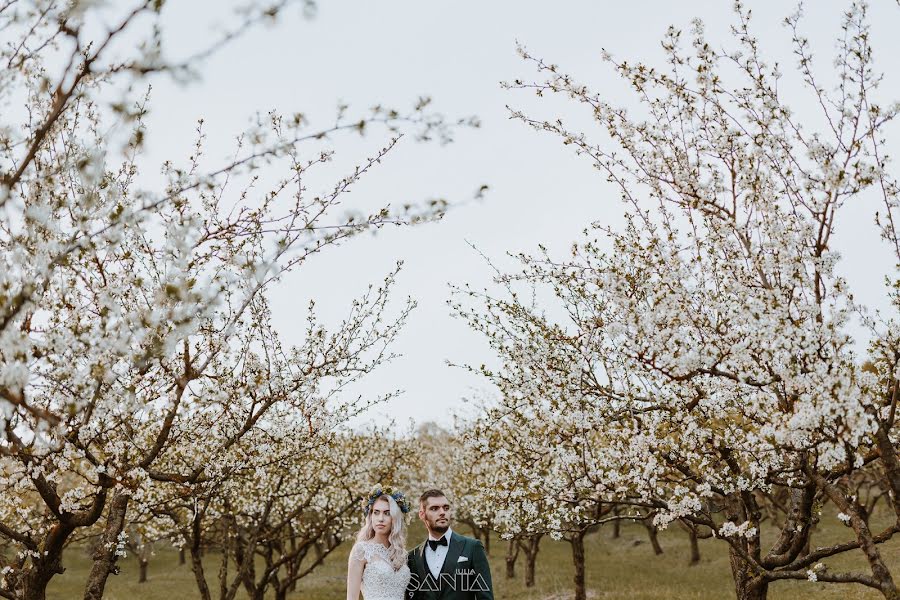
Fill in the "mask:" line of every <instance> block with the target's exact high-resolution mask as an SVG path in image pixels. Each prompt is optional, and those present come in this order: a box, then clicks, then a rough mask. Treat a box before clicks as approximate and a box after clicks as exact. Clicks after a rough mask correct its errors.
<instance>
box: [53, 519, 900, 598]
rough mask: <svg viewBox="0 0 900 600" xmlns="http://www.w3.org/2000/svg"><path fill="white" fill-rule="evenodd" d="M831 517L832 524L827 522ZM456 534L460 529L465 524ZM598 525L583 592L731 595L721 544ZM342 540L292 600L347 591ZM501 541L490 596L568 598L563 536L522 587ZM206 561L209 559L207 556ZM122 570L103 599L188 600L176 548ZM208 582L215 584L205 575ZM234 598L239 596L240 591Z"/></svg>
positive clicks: (56, 587)
mask: <svg viewBox="0 0 900 600" xmlns="http://www.w3.org/2000/svg"><path fill="white" fill-rule="evenodd" d="M832 520H833V522H831V521H832ZM828 521H829V522H828V523H823V525H824V527H823V538H824V539H823V540H822V541H821V542H820V543H827V542H831V541H838V540H843V539H849V538H850V537H851V536H849V535H848V533H849V531H848V530H846V529H845V528H844V527H843V526H842V525H841V524H840V523H839V522H838V521H837V520H836V519H828ZM461 533H464V534H466V533H467V532H466V531H465V530H462V531H461ZM610 533H611V530H609V529H605V530H601V531H600V532H598V533H596V534H593V535H590V536H589V537H588V538H587V540H586V541H585V548H586V555H587V587H588V590H589V593H588V596H589V598H590V599H592V600H600V599H612V598H616V599H619V598H627V599H633V600H650V599H653V600H663V599H665V600H670V599H678V600H681V599H683V600H688V599H690V600H712V599H716V600H718V599H726V600H727V599H730V598H734V592H733V589H732V585H731V574H730V571H729V566H728V558H727V555H726V554H725V553H724V552H723V551H722V542H720V541H716V540H702V541H701V554H702V561H701V563H700V564H699V565H696V566H693V567H689V566H688V556H689V546H688V539H687V535H686V534H685V533H684V532H683V531H682V530H681V529H680V528H678V527H674V528H672V529H671V530H670V531H665V532H662V533H661V535H660V541H661V544H662V546H663V549H664V551H665V552H664V554H662V555H661V556H654V555H653V550H652V548H651V547H650V544H649V543H648V541H647V537H646V533H645V532H644V529H643V528H642V527H637V526H633V525H629V526H625V527H623V528H622V535H621V537H620V538H619V539H617V540H613V539H611V538H610ZM422 535H423V534H422V530H421V528H419V527H418V526H416V527H414V528H413V529H412V530H411V532H410V536H409V539H410V542H411V543H410V544H409V546H410V547H412V546H414V545H415V544H414V543H412V542H413V541H415V542H416V543H418V542H417V540H419V539H420V538H422ZM349 549H350V545H349V543H348V544H344V546H343V547H341V548H339V549H338V550H337V551H336V552H335V554H333V555H332V556H331V557H329V559H328V560H327V561H326V562H325V564H324V565H322V567H320V568H319V569H318V570H317V571H315V572H314V573H313V574H312V575H310V576H309V577H307V578H306V579H304V580H302V581H301V583H300V586H299V587H298V591H297V592H296V593H295V594H293V595H292V596H291V597H290V598H291V599H292V600H300V599H301V598H302V599H303V600H339V599H342V598H344V597H345V596H346V587H345V582H344V578H345V576H346V572H345V568H346V561H347V553H348V552H349ZM505 550H506V548H505V543H504V542H503V541H502V540H500V539H493V540H492V549H491V551H492V556H491V568H492V572H493V576H494V588H495V597H496V599H497V600H549V599H552V600H564V599H566V598H570V597H571V596H572V592H571V589H572V574H573V568H572V561H571V557H570V547H569V545H568V544H566V543H565V542H553V541H551V540H549V539H547V540H545V542H544V543H543V544H542V547H541V552H540V554H539V557H538V566H537V585H536V586H535V587H534V588H531V589H528V588H525V586H524V584H523V582H522V580H521V579H522V578H521V576H522V573H523V562H522V559H523V558H524V557H520V561H519V564H518V565H517V566H518V570H517V577H516V579H512V580H510V579H506V577H505V563H504V554H505ZM884 551H885V557H886V560H887V561H888V564H889V566H890V567H892V569H893V571H894V573H895V574H898V576H900V540H894V541H892V542H890V543H888V544H887V545H886V546H885V547H884ZM209 560H210V563H212V562H214V561H215V560H216V557H215V556H210V557H209ZM65 562H66V567H67V570H66V573H65V574H63V575H61V576H58V577H56V578H54V580H53V582H52V584H51V586H50V589H49V594H48V600H70V599H76V600H77V599H80V598H81V596H82V586H83V583H84V580H85V576H86V574H87V570H88V567H89V564H88V557H87V555H86V553H85V552H83V551H82V550H81V549H78V548H73V549H71V550H70V551H69V552H68V554H67V555H66V560H65ZM826 562H827V563H828V565H829V567H830V568H832V569H837V568H846V567H847V566H849V565H858V566H860V567H864V565H862V564H861V563H860V562H859V560H858V559H857V560H854V561H850V560H849V559H843V560H841V561H840V562H838V561H826ZM121 567H122V568H121V573H120V574H119V575H118V576H115V577H111V578H110V582H109V584H108V586H107V592H106V595H105V598H107V599H108V600H134V599H141V600H181V599H186V600H192V599H194V598H197V597H198V594H197V591H196V585H195V583H194V579H193V575H192V574H191V572H190V568H189V567H188V565H178V554H177V552H176V551H175V550H173V549H170V548H161V549H159V550H158V551H157V553H156V556H154V557H153V559H152V560H151V562H150V569H149V579H150V580H149V581H148V582H147V583H142V584H139V583H137V579H138V567H137V561H136V560H135V559H134V558H133V557H132V556H128V558H126V559H125V560H123V561H122V562H121ZM216 571H217V567H216V566H214V565H213V564H210V566H209V569H208V574H209V575H210V576H211V577H215V574H216ZM210 583H211V587H212V585H215V582H213V581H210ZM238 598H246V596H244V595H239V596H238ZM805 598H816V599H817V600H819V599H822V600H827V599H840V600H856V599H870V598H871V599H877V598H881V595H880V594H878V593H877V592H875V591H873V590H870V589H868V588H864V587H862V586H859V585H835V584H821V583H816V584H813V583H808V582H778V583H775V584H773V585H772V586H771V588H770V592H769V599H770V600H795V599H796V600H799V599H805Z"/></svg>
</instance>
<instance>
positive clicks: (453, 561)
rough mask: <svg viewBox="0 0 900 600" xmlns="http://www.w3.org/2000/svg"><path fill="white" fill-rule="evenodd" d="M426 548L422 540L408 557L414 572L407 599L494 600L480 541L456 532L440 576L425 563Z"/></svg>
mask: <svg viewBox="0 0 900 600" xmlns="http://www.w3.org/2000/svg"><path fill="white" fill-rule="evenodd" d="M425 547H426V543H425V542H423V543H422V544H421V545H420V546H417V547H416V548H415V549H414V550H413V551H411V552H410V553H409V556H408V558H407V562H408V564H409V571H410V573H412V577H411V578H410V581H409V587H408V588H407V590H406V597H407V599H408V600H494V585H493V583H492V582H491V566H490V564H488V559H487V555H486V554H485V552H484V546H483V545H482V544H481V542H479V541H478V540H476V539H473V538H469V537H466V536H464V535H459V534H458V533H456V532H455V531H454V532H453V535H451V536H450V541H449V544H448V545H447V556H446V558H445V559H444V565H443V567H442V568H441V573H440V576H439V577H438V578H437V579H435V578H434V577H433V576H432V575H431V571H429V570H428V565H427V564H426V563H425Z"/></svg>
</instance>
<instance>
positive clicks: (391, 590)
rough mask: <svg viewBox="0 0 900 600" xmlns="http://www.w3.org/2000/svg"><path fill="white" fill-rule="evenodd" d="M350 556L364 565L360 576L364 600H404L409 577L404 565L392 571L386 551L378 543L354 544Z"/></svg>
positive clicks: (407, 567)
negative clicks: (363, 562)
mask: <svg viewBox="0 0 900 600" xmlns="http://www.w3.org/2000/svg"><path fill="white" fill-rule="evenodd" d="M350 556H351V557H352V558H353V559H355V560H362V561H365V563H366V566H365V570H364V571H363V576H362V593H363V598H365V600H404V598H405V596H406V586H407V585H408V584H409V579H410V577H411V575H410V573H409V566H407V564H406V563H403V566H402V567H400V568H399V569H394V566H393V565H392V564H391V563H390V558H389V557H388V549H387V548H385V547H384V546H382V545H381V544H379V543H378V542H356V544H355V545H354V546H353V549H352V550H351V551H350Z"/></svg>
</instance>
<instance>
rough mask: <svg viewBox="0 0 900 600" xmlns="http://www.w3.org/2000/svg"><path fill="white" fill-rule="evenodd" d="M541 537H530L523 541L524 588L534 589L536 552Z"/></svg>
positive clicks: (539, 547)
mask: <svg viewBox="0 0 900 600" xmlns="http://www.w3.org/2000/svg"><path fill="white" fill-rule="evenodd" d="M541 537H542V536H540V535H535V536H532V537H530V538H528V539H527V540H526V541H525V544H524V546H523V547H524V550H525V587H534V567H535V563H536V562H537V555H538V551H539V550H540V549H541Z"/></svg>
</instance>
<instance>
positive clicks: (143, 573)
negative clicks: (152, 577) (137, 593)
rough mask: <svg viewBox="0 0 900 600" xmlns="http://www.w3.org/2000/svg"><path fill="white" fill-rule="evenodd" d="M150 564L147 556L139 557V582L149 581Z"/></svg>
mask: <svg viewBox="0 0 900 600" xmlns="http://www.w3.org/2000/svg"><path fill="white" fill-rule="evenodd" d="M149 564H150V561H149V560H147V559H146V558H139V559H138V567H139V568H140V575H138V583H147V565H149Z"/></svg>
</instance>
